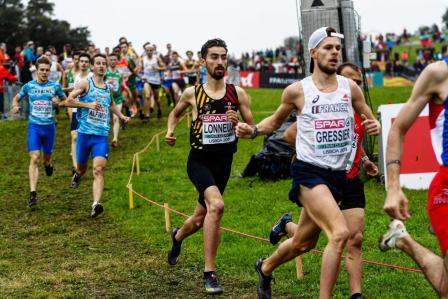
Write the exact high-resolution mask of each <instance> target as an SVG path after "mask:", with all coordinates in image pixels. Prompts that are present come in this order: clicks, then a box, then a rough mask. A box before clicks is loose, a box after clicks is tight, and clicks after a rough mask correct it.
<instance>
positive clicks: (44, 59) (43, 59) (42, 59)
mask: <svg viewBox="0 0 448 299" xmlns="http://www.w3.org/2000/svg"><path fill="white" fill-rule="evenodd" d="M41 64H48V65H51V61H50V59H48V57H47V56H45V55H42V56H41V57H39V59H37V60H36V69H38V68H39V65H41Z"/></svg>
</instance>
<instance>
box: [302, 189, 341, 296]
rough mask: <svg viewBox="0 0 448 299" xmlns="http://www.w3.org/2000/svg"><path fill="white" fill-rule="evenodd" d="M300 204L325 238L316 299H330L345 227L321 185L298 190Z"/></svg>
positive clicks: (334, 204) (335, 207)
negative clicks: (323, 233)
mask: <svg viewBox="0 0 448 299" xmlns="http://www.w3.org/2000/svg"><path fill="white" fill-rule="evenodd" d="M300 200H301V203H302V204H303V206H304V208H305V209H306V210H307V213H308V214H309V216H310V218H311V219H313V220H314V222H315V223H316V224H317V225H318V226H319V227H320V228H321V229H322V230H323V231H324V232H325V234H326V235H327V238H328V243H327V246H326V247H325V250H324V253H323V255H322V267H321V274H320V298H331V296H332V291H333V288H334V285H335V283H336V280H337V277H338V274H339V267H340V262H341V255H342V251H343V249H344V246H345V244H346V242H347V239H348V236H349V231H348V227H347V223H346V221H345V218H344V216H343V215H342V213H341V211H340V210H339V207H338V205H337V204H336V201H335V200H334V198H333V195H332V194H331V192H330V190H329V189H328V187H327V186H325V185H317V186H315V187H313V188H311V189H310V188H306V187H304V186H300Z"/></svg>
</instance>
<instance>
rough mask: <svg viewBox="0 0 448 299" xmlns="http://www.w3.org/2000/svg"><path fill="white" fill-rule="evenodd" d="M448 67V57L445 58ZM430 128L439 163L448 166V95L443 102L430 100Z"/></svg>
mask: <svg viewBox="0 0 448 299" xmlns="http://www.w3.org/2000/svg"><path fill="white" fill-rule="evenodd" d="M445 62H446V64H447V67H448V58H445ZM429 128H430V130H431V141H432V147H433V149H434V153H435V155H436V158H437V161H438V162H439V165H443V166H448V97H447V98H446V99H445V100H444V101H443V104H434V103H433V102H429Z"/></svg>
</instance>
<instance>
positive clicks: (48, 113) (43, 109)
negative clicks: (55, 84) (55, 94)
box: [31, 100, 53, 118]
mask: <svg viewBox="0 0 448 299" xmlns="http://www.w3.org/2000/svg"><path fill="white" fill-rule="evenodd" d="M32 106H33V107H32V109H31V115H32V116H34V117H36V118H51V117H53V113H52V112H53V103H52V102H50V101H43V100H41V101H34V102H32Z"/></svg>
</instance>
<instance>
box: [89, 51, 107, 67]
mask: <svg viewBox="0 0 448 299" xmlns="http://www.w3.org/2000/svg"><path fill="white" fill-rule="evenodd" d="M97 57H102V58H104V59H105V60H106V63H107V56H106V55H104V54H101V53H98V54H95V55H93V57H92V59H91V60H90V63H91V64H92V65H93V63H94V62H95V58H97Z"/></svg>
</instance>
